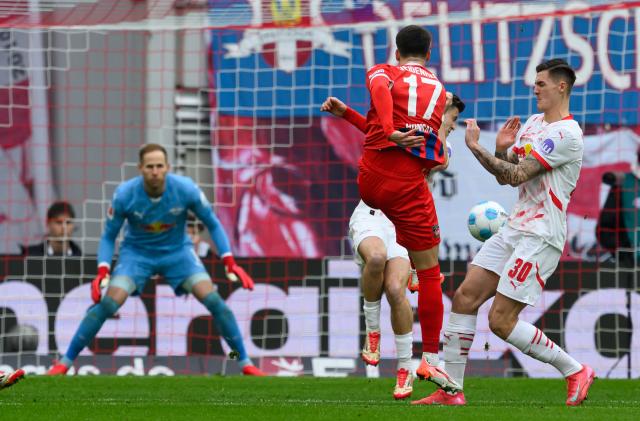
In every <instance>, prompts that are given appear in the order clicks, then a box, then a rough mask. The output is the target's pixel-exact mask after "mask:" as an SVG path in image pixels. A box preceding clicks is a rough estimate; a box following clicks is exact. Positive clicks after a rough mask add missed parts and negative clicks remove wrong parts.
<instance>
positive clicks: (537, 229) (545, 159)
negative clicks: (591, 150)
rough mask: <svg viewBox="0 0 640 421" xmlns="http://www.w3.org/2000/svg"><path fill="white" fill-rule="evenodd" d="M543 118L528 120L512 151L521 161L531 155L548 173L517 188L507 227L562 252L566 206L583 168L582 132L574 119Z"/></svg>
mask: <svg viewBox="0 0 640 421" xmlns="http://www.w3.org/2000/svg"><path fill="white" fill-rule="evenodd" d="M543 117H544V114H534V115H532V116H531V117H530V118H529V119H528V120H527V122H526V123H525V124H524V125H523V126H522V127H521V128H520V131H519V132H518V134H517V135H516V142H515V144H514V146H513V148H512V150H513V152H515V153H516V154H517V155H518V157H519V158H520V159H521V160H522V159H524V158H526V157H527V156H528V155H529V154H531V155H532V156H533V157H535V158H536V159H537V160H538V161H539V162H540V163H541V164H542V165H543V166H544V167H545V168H546V169H547V171H546V172H545V173H544V174H541V175H539V176H538V177H535V178H533V179H531V180H529V181H527V182H525V183H523V184H521V185H520V186H519V187H518V193H519V197H518V201H517V203H516V204H515V207H514V208H513V211H512V212H511V214H510V215H509V222H508V224H509V227H511V228H513V229H516V230H518V231H523V232H527V233H531V234H535V235H537V236H539V237H542V238H543V239H544V241H545V242H547V243H549V244H550V245H552V246H553V247H556V248H557V249H559V250H562V249H563V248H564V243H565V240H566V236H567V216H566V215H567V206H568V205H569V200H570V198H571V193H573V190H574V189H575V188H576V183H577V181H578V177H579V176H580V168H581V166H582V153H583V150H584V144H583V138H582V129H580V126H579V125H578V123H577V122H576V121H575V120H574V119H573V116H571V115H570V116H569V117H566V118H564V119H562V120H560V121H556V122H554V123H547V122H545V121H544V119H543Z"/></svg>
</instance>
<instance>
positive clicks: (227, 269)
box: [222, 254, 253, 290]
mask: <svg viewBox="0 0 640 421" xmlns="http://www.w3.org/2000/svg"><path fill="white" fill-rule="evenodd" d="M222 262H223V263H224V273H225V274H226V275H227V279H228V280H230V281H231V282H238V281H241V282H242V288H244V289H248V290H253V279H251V276H249V275H248V274H247V272H245V271H244V269H242V268H241V267H240V266H238V264H237V263H236V261H235V259H234V258H233V256H232V255H230V254H229V255H227V256H224V257H223V258H222Z"/></svg>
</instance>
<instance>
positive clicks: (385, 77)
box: [364, 63, 446, 165]
mask: <svg viewBox="0 0 640 421" xmlns="http://www.w3.org/2000/svg"><path fill="white" fill-rule="evenodd" d="M380 83H383V84H386V86H388V89H389V90H390V92H391V97H392V99H393V110H377V109H376V108H375V107H374V105H373V101H371V109H370V110H369V112H368V113H367V131H366V138H365V144H364V148H365V149H376V150H380V149H387V148H397V147H398V145H397V144H395V143H393V142H391V141H389V140H388V136H389V134H390V133H388V130H389V129H388V124H393V129H395V130H406V129H413V128H416V129H418V130H419V131H421V132H423V133H424V136H425V141H424V144H423V145H421V146H419V147H413V148H404V150H405V151H407V152H408V153H410V154H412V155H414V156H417V157H419V158H423V159H425V160H427V161H431V165H434V163H433V162H432V161H435V164H439V163H443V162H444V148H443V145H442V142H441V141H440V139H439V138H438V130H439V129H440V125H441V124H442V114H443V113H444V108H445V104H446V92H445V90H444V88H443V86H442V84H441V83H440V81H439V80H438V78H437V77H435V76H434V75H433V73H431V72H430V71H429V70H428V69H426V68H425V67H424V66H422V65H419V64H415V63H407V64H404V65H401V66H392V65H389V64H379V65H376V66H373V67H372V68H371V69H369V71H368V72H367V81H366V84H367V89H368V90H369V92H370V93H371V91H372V87H373V86H374V84H380ZM391 119H392V120H391ZM385 128H386V129H387V130H386V131H385Z"/></svg>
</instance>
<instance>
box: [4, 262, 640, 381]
mask: <svg viewBox="0 0 640 421" xmlns="http://www.w3.org/2000/svg"><path fill="white" fill-rule="evenodd" d="M8 263H9V264H8V265H4V266H3V273H2V279H3V281H2V282H0V308H2V313H0V314H2V316H1V317H0V328H1V329H2V331H0V336H1V337H2V339H3V341H2V342H3V347H7V343H8V342H7V340H8V339H9V335H8V331H9V330H10V329H11V327H12V325H15V324H16V323H17V324H20V325H31V326H33V327H34V328H35V329H36V331H37V335H38V339H37V341H36V343H37V346H35V347H33V348H31V349H28V350H26V349H25V350H23V352H21V353H19V354H16V352H15V350H14V352H8V351H10V350H7V349H6V348H5V353H3V354H0V365H3V364H5V365H10V366H12V367H13V366H14V365H16V364H20V365H25V364H26V365H29V366H30V367H29V368H30V369H32V370H33V371H34V372H38V370H41V368H38V367H44V366H46V365H47V364H49V363H50V361H51V357H52V356H53V355H55V354H56V353H57V352H64V351H65V350H66V347H67V345H68V343H69V341H70V338H71V336H72V335H73V333H74V332H75V329H76V327H77V326H78V324H79V323H80V320H81V319H82V317H83V316H84V314H85V312H86V309H87V308H89V307H90V305H91V304H92V303H91V299H90V293H89V288H90V281H91V275H87V274H90V273H91V272H92V270H93V268H95V264H96V262H95V260H94V259H65V260H60V259H55V258H53V259H51V258H49V259H46V260H42V259H40V260H35V259H28V260H26V261H22V260H20V259H15V258H14V259H11V260H9V262H8ZM241 264H242V265H243V266H245V267H247V268H248V270H249V271H250V273H252V275H253V276H254V278H255V280H256V289H255V290H254V291H253V292H249V291H245V290H242V289H241V288H238V287H237V286H236V285H232V284H230V283H229V282H227V281H224V282H220V283H218V287H219V290H220V292H221V295H222V296H223V297H224V298H225V299H226V301H227V303H228V304H229V306H230V308H231V309H232V311H233V312H234V314H235V315H236V317H237V319H238V322H239V325H240V329H241V330H242V332H243V334H244V336H245V338H246V339H245V344H246V346H247V349H248V352H249V354H250V356H251V357H252V358H254V360H255V361H256V362H257V363H258V364H260V366H261V367H262V368H263V369H265V370H267V371H269V372H270V373H273V374H276V375H300V374H315V375H322V376H327V375H369V376H377V375H379V373H380V371H381V372H382V375H388V374H391V373H393V368H392V367H393V357H394V345H393V334H392V331H391V327H390V324H389V308H388V306H387V305H386V303H385V304H384V305H383V309H382V326H381V328H382V342H381V351H382V358H383V361H384V362H383V364H382V366H381V369H380V371H378V372H376V371H372V370H367V369H365V367H364V366H363V365H362V363H361V362H360V361H359V350H360V344H361V341H362V338H363V332H364V323H363V320H362V316H361V310H360V309H361V298H360V293H359V289H358V280H357V275H358V271H357V267H356V266H355V265H354V264H353V263H352V262H350V261H345V260H341V259H336V260H332V259H328V260H301V259H298V260H293V259H247V260H244V261H242V262H241ZM208 266H209V267H210V268H211V270H212V273H213V274H214V276H215V278H216V279H224V278H223V271H222V267H221V266H220V265H217V264H214V262H208ZM442 267H443V268H449V270H451V275H450V276H447V279H446V281H445V285H444V288H443V289H444V291H445V294H444V296H443V299H444V303H445V312H446V314H445V323H446V319H447V318H448V312H449V309H450V306H451V296H452V293H453V291H454V290H455V287H457V285H459V284H460V282H461V281H462V278H463V274H464V271H465V267H466V263H465V262H442ZM635 279H637V272H634V271H629V272H621V273H620V274H618V275H615V274H614V273H612V272H607V271H600V272H599V271H597V269H596V268H595V267H594V266H591V265H589V264H587V263H583V262H580V263H577V262H563V263H561V265H560V267H559V269H558V271H557V272H556V274H555V275H554V276H553V277H552V278H551V279H549V281H548V283H547V287H546V288H545V292H544V294H543V296H542V297H541V300H540V303H539V304H538V306H536V307H530V308H527V309H526V310H525V311H524V312H523V315H522V317H523V318H524V319H525V320H527V321H529V322H531V323H534V324H535V325H536V326H539V327H540V328H542V329H544V331H545V333H546V334H547V336H548V337H549V338H550V339H552V340H554V341H556V342H557V343H558V344H560V345H561V346H564V347H565V349H566V350H567V351H568V352H570V353H572V354H573V355H574V356H576V358H578V359H579V360H580V361H582V362H585V363H588V364H590V365H592V366H593V367H594V369H595V370H596V372H597V374H598V375H599V376H603V377H614V378H616V377H631V378H636V377H640V351H639V350H640V342H639V341H640V293H638V292H637V285H636V284H635V283H634V282H637V281H636V280H635ZM409 299H410V302H411V303H412V305H413V306H414V307H415V306H416V304H417V299H416V297H415V295H409ZM488 308H489V307H488V304H485V305H484V306H483V307H482V308H481V309H480V312H479V317H478V333H477V334H476V337H475V341H474V344H473V346H472V349H471V352H470V355H469V357H470V367H469V370H470V373H471V374H482V375H498V376H502V375H505V373H506V374H509V373H525V374H526V375H528V376H530V377H555V376H557V375H558V373H556V372H555V371H554V370H553V369H552V368H550V367H547V366H545V365H543V364H541V363H539V362H537V361H536V360H534V359H532V358H530V357H528V356H525V355H523V354H521V353H520V352H518V351H513V350H512V349H511V347H510V346H507V345H506V344H505V343H504V342H503V341H501V340H499V339H498V338H497V337H495V336H494V335H493V334H491V333H490V332H489V329H488V321H487V314H488ZM414 338H416V340H419V338H420V335H419V324H418V323H417V322H416V323H414ZM419 348H420V345H419V342H416V343H415V344H414V350H416V351H417V350H418V349H419ZM229 351H230V350H229V349H228V348H227V346H226V344H225V343H224V342H223V341H221V340H220V338H219V336H218V334H217V333H216V332H215V331H214V330H213V328H212V323H211V319H210V315H209V314H208V313H207V312H206V310H205V309H204V308H201V305H200V304H199V303H198V302H197V301H196V300H194V299H193V298H192V297H189V298H185V297H176V296H174V294H173V292H172V291H171V289H170V287H169V286H167V285H165V284H164V283H163V282H162V281H161V280H153V281H151V282H149V284H148V285H147V288H146V289H145V291H144V293H143V295H142V297H141V298H136V297H132V298H130V299H129V300H128V301H127V303H126V304H125V305H124V306H123V307H122V308H121V309H120V311H119V312H118V314H117V316H116V317H114V318H112V319H109V320H108V321H107V322H106V323H105V325H104V327H103V328H102V330H101V331H100V333H99V334H98V336H97V338H96V340H94V341H93V343H92V344H91V345H90V347H89V349H87V350H85V351H84V352H83V353H82V354H81V356H80V358H79V360H78V370H79V371H80V372H82V373H85V374H91V373H96V372H100V373H112V374H117V373H118V372H120V373H121V374H122V373H125V374H152V375H153V374H171V373H174V374H187V373H191V374H197V373H220V372H225V373H234V372H237V367H236V364H234V363H233V362H232V361H229V360H228V359H227V358H226V357H225V356H226V355H228V353H229ZM416 355H419V353H416ZM31 366H33V367H31ZM90 366H93V367H94V368H92V367H90ZM82 367H85V368H84V369H81V368H82ZM345 373H346V374H345Z"/></svg>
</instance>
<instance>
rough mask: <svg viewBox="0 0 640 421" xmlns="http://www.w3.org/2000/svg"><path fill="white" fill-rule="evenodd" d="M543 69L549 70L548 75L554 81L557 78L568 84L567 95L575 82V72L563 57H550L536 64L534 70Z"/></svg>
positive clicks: (539, 70) (541, 70)
mask: <svg viewBox="0 0 640 421" xmlns="http://www.w3.org/2000/svg"><path fill="white" fill-rule="evenodd" d="M545 70H547V71H549V76H550V77H551V79H553V80H554V82H557V81H558V80H563V81H565V82H566V83H567V86H568V88H567V95H569V94H570V93H571V88H573V84H574V83H575V82H576V72H575V70H573V68H572V67H571V66H570V65H569V63H567V61H566V60H565V59H562V58H552V59H551V60H547V61H545V62H542V63H540V64H538V65H537V66H536V72H538V73H540V72H544V71H545Z"/></svg>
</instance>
